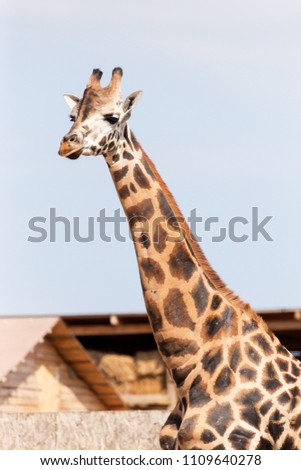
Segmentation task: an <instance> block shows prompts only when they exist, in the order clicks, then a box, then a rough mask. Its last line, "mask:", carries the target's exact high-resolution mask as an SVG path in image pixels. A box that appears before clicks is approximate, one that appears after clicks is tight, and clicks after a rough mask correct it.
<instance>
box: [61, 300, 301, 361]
mask: <svg viewBox="0 0 301 470" xmlns="http://www.w3.org/2000/svg"><path fill="white" fill-rule="evenodd" d="M257 313H258V314H259V315H261V316H262V318H263V319H264V320H265V321H266V323H267V324H268V326H269V327H270V329H271V330H272V331H274V332H275V334H276V335H277V336H278V337H279V339H280V341H281V342H282V343H283V344H284V345H285V346H286V347H287V348H288V349H290V350H291V351H293V350H295V351H301V309H279V310H276V309H275V310H261V311H257ZM62 318H63V319H64V321H65V322H66V324H67V325H68V329H69V330H70V331H71V332H72V333H73V334H74V335H75V336H77V337H78V338H79V339H80V341H81V342H82V343H83V344H85V346H86V347H87V348H89V346H90V345H93V347H95V344H96V341H94V342H93V341H92V340H93V337H94V338H95V340H96V338H97V337H101V338H102V341H101V342H100V341H99V340H98V344H99V345H100V347H99V349H103V350H106V349H107V350H108V349H109V347H110V344H111V345H112V346H113V347H112V349H114V348H115V350H116V351H117V350H118V351H119V352H120V351H122V350H123V351H126V348H128V349H130V348H131V347H132V349H133V350H134V349H135V350H139V349H141V348H142V349H143V348H144V347H145V348H146V349H149V348H150V349H151V348H153V349H154V348H156V346H155V343H154V340H153V339H152V330H151V327H150V324H149V320H148V317H147V314H146V313H129V314H111V315H110V314H107V315H100V314H98V315H89V314H88V315H68V316H63V317H62ZM117 338H120V339H118V340H117Z"/></svg>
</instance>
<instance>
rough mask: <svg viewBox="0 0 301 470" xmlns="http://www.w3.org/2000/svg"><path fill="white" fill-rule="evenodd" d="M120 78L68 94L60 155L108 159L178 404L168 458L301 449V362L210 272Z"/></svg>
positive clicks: (165, 444)
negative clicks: (138, 131) (175, 452)
mask: <svg viewBox="0 0 301 470" xmlns="http://www.w3.org/2000/svg"><path fill="white" fill-rule="evenodd" d="M122 74H123V72H122V69H121V68H119V67H117V68H115V69H114V70H113V72H112V77H111V81H110V83H109V84H108V85H107V86H105V87H102V85H101V77H102V72H101V71H100V70H99V69H94V70H93V72H92V75H91V76H90V79H89V82H88V84H87V86H86V88H85V91H84V94H83V97H82V98H78V97H76V96H74V95H64V97H65V100H66V102H67V104H68V105H69V107H70V108H71V115H70V118H71V120H72V121H73V124H72V127H71V129H70V131H69V132H68V133H67V134H66V135H65V136H64V137H63V139H62V140H61V143H60V149H59V154H60V155H61V156H63V157H67V158H69V159H77V158H78V157H79V156H80V155H94V156H96V155H103V157H104V159H105V161H106V163H107V165H108V167H109V171H110V174H111V176H112V179H113V182H114V184H115V187H116V190H117V192H118V195H119V198H120V201H121V204H122V206H123V208H124V210H125V213H126V215H127V218H128V221H129V225H130V229H131V232H132V238H133V241H134V246H135V251H136V256H137V262H138V267H139V272H140V279H141V285H142V290H143V294H144V300H145V305H146V309H147V313H148V316H149V320H150V323H151V326H152V330H153V333H154V337H155V340H156V343H157V346H158V349H159V352H160V354H161V356H162V358H163V360H164V362H165V364H166V366H167V368H168V370H169V372H170V374H171V377H172V378H173V380H174V382H175V384H176V387H177V397H178V402H177V405H176V407H175V408H174V410H173V411H172V412H171V414H170V416H169V417H168V419H167V421H166V423H165V424H164V425H163V427H162V430H161V434H160V445H161V448H163V449H202V450H206V449H207V450H214V449H227V450H228V449H229V450H231V449H236V450H243V449H252V450H254V449H301V363H300V362H299V361H298V360H297V359H296V358H294V356H293V355H292V354H291V353H290V352H289V351H287V349H286V348H285V347H284V346H282V345H281V344H280V342H279V340H278V339H277V338H276V337H275V336H274V334H273V333H271V332H270V331H269V330H268V327H267V325H266V324H265V323H264V321H263V320H262V319H261V318H260V317H259V316H257V315H256V313H255V312H254V311H253V310H252V308H251V307H250V306H249V305H248V304H246V303H245V302H243V301H242V300H241V299H240V298H239V297H237V296H236V295H235V294H234V293H233V291H231V290H230V289H229V288H228V287H227V286H226V285H225V284H224V283H223V281H222V280H221V279H220V277H219V276H218V274H217V273H216V272H215V271H214V270H213V268H212V267H211V266H210V264H209V262H208V260H207V259H206V257H205V255H204V253H203V251H202V250H201V248H200V246H199V244H198V243H197V242H196V240H195V238H194V236H193V235H192V233H191V232H190V230H189V227H188V225H187V223H186V221H185V220H184V218H183V215H182V213H181V212H180V209H179V208H178V206H177V204H176V202H175V200H174V198H173V196H172V194H171V193H170V192H169V190H168V188H167V187H166V185H165V183H164V182H163V180H162V178H161V176H160V175H159V173H158V171H157V170H156V168H155V166H154V164H153V162H152V161H151V160H150V158H149V157H148V155H147V154H146V153H145V151H144V150H143V149H142V147H141V145H140V144H139V142H138V141H137V139H136V138H135V136H134V134H133V133H132V131H130V128H129V124H128V119H129V117H130V115H131V112H132V109H133V108H134V106H135V105H136V103H137V101H138V99H139V98H140V96H141V94H142V92H141V91H137V92H134V93H132V94H130V95H129V96H128V97H127V98H126V99H125V101H123V99H122V94H121V78H122Z"/></svg>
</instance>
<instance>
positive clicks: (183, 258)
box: [168, 243, 197, 281]
mask: <svg viewBox="0 0 301 470" xmlns="http://www.w3.org/2000/svg"><path fill="white" fill-rule="evenodd" d="M168 263H169V268H170V272H171V275H172V276H174V277H177V278H178V279H183V280H185V281H188V280H189V279H190V278H191V276H192V275H193V273H194V272H195V271H196V269H197V268H196V265H195V263H194V260H193V259H192V258H191V254H190V253H189V251H188V250H187V248H186V247H185V246H184V245H183V243H175V246H174V248H173V250H172V252H171V254H170V257H169V262H168Z"/></svg>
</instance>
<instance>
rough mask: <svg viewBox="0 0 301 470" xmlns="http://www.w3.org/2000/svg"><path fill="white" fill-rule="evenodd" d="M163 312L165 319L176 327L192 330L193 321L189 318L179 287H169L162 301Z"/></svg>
mask: <svg viewBox="0 0 301 470" xmlns="http://www.w3.org/2000/svg"><path fill="white" fill-rule="evenodd" d="M163 308H164V314H165V318H166V319H167V321H168V322H169V323H170V324H171V325H173V326H175V327H178V328H189V329H190V330H194V327H195V323H194V322H193V321H192V320H191V318H190V316H189V313H188V310H187V307H186V304H185V302H184V299H183V294H182V292H181V291H180V289H170V290H169V292H168V294H167V296H166V299H165V300H164V302H163Z"/></svg>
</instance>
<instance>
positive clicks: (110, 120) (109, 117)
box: [104, 114, 119, 124]
mask: <svg viewBox="0 0 301 470" xmlns="http://www.w3.org/2000/svg"><path fill="white" fill-rule="evenodd" d="M104 119H105V121H107V122H108V123H110V124H116V123H117V122H118V121H119V118H118V117H116V116H112V114H106V115H105V116H104Z"/></svg>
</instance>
